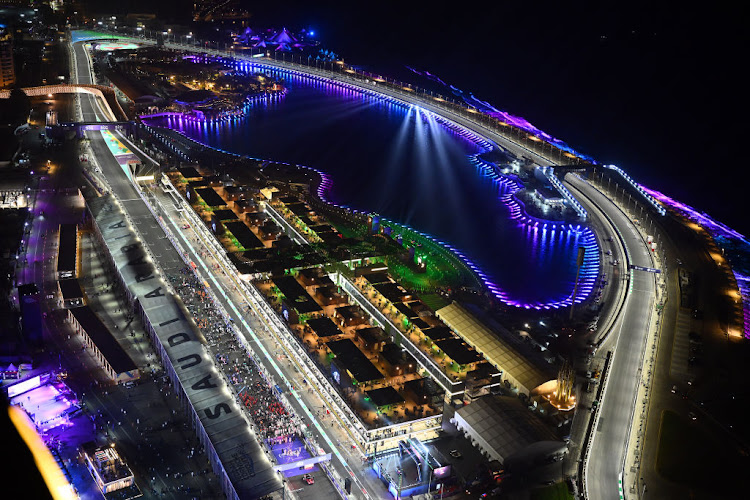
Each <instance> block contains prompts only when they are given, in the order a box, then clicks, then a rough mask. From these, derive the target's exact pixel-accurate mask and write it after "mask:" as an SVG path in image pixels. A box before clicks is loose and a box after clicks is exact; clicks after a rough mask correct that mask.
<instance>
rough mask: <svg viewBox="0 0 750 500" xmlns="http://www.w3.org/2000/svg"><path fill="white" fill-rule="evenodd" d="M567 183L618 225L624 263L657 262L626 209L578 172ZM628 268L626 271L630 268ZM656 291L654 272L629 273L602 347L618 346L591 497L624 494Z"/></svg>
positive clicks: (594, 452)
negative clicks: (621, 485) (626, 462)
mask: <svg viewBox="0 0 750 500" xmlns="http://www.w3.org/2000/svg"><path fill="white" fill-rule="evenodd" d="M566 184H567V187H568V189H570V190H571V191H572V192H573V194H574V195H577V197H578V199H579V201H580V202H581V203H582V204H583V205H584V207H586V208H587V209H590V210H593V211H596V212H600V213H602V214H603V215H604V216H605V217H606V218H607V219H608V221H609V223H610V224H611V225H612V226H613V227H614V229H615V231H616V233H617V234H616V235H613V237H617V238H619V239H620V242H621V244H622V246H623V247H624V249H625V253H626V255H627V260H626V261H625V260H624V261H623V263H622V264H623V266H625V265H630V264H633V265H636V266H643V267H653V262H652V258H651V255H650V253H649V251H648V249H647V247H646V244H645V242H644V241H643V238H642V237H641V235H640V234H639V233H638V230H637V229H636V227H635V226H634V225H633V222H632V221H631V220H630V219H629V218H628V216H627V215H626V214H625V213H623V212H622V210H620V209H619V208H618V207H617V206H616V205H615V204H614V203H613V202H612V201H611V200H610V199H609V198H607V197H606V196H604V194H602V193H601V192H600V191H598V190H597V189H596V188H594V187H593V186H591V185H590V184H589V183H588V182H585V181H583V180H582V179H581V178H579V177H578V176H575V175H570V174H569V175H568V176H567V177H566ZM623 271H624V272H626V271H627V269H623ZM626 279H627V278H626ZM655 291H656V279H655V275H654V274H651V273H645V272H642V271H633V272H632V273H630V278H629V289H628V291H627V295H626V297H625V303H624V308H623V310H622V312H621V314H620V317H619V318H618V319H617V321H616V322H615V324H614V325H613V331H614V332H615V335H614V336H609V337H608V338H607V339H606V340H605V342H604V343H603V344H602V348H603V349H605V350H612V351H613V356H612V361H611V363H610V366H609V370H608V373H607V379H606V385H605V387H604V390H603V393H602V397H601V400H600V402H599V408H598V410H597V412H598V414H597V415H596V416H595V421H594V425H595V427H594V429H593V431H592V435H591V438H590V444H589V451H588V456H587V460H586V463H585V464H584V467H585V477H586V481H585V484H584V487H585V489H586V496H587V497H588V498H592V499H596V500H616V499H619V498H620V493H619V489H618V480H619V477H620V474H621V473H622V471H623V464H624V457H625V454H626V452H627V446H628V441H629V439H630V431H631V424H632V419H633V412H634V409H635V408H634V405H635V398H636V393H637V391H638V384H640V381H641V367H642V366H643V355H644V349H645V345H646V336H647V334H648V328H649V326H650V319H651V311H653V303H652V302H653V298H654V294H655Z"/></svg>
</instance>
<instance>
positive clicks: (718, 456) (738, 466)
mask: <svg viewBox="0 0 750 500" xmlns="http://www.w3.org/2000/svg"><path fill="white" fill-rule="evenodd" d="M746 462H747V459H746V458H744V457H740V456H739V454H738V453H736V452H735V451H734V450H732V449H726V448H724V447H722V446H721V445H720V443H717V442H716V440H714V439H711V438H709V436H708V435H707V434H706V432H705V431H704V430H703V429H702V428H701V425H700V423H698V422H692V421H690V420H689V419H688V418H687V417H686V416H681V415H678V414H677V413H675V412H672V411H665V412H663V413H662V416H661V426H660V428H659V449H658V452H657V456H656V471H657V472H658V473H659V475H660V476H662V477H663V478H664V479H667V480H669V481H673V482H675V483H678V484H681V485H683V486H687V487H689V488H694V489H695V490H697V491H696V493H697V492H698V491H704V492H708V491H710V492H712V494H715V495H717V496H718V497H722V495H724V494H729V493H730V492H732V491H741V490H742V489H743V488H744V486H743V484H744V482H745V480H744V474H745V473H746V472H745V471H744V470H743V468H744V467H745V466H744V465H743V464H746ZM738 488H739V489H738ZM699 496H700V495H699Z"/></svg>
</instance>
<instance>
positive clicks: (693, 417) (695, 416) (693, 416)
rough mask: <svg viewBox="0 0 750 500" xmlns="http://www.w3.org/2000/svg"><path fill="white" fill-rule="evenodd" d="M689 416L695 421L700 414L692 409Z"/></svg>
mask: <svg viewBox="0 0 750 500" xmlns="http://www.w3.org/2000/svg"><path fill="white" fill-rule="evenodd" d="M688 417H689V418H690V420H693V421H695V420H698V415H696V414H695V413H693V412H692V411H691V412H690V413H688Z"/></svg>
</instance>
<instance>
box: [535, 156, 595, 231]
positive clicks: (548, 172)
mask: <svg viewBox="0 0 750 500" xmlns="http://www.w3.org/2000/svg"><path fill="white" fill-rule="evenodd" d="M538 168H539V170H540V171H541V172H542V174H544V177H545V178H546V179H547V180H548V181H549V182H550V184H552V185H553V186H554V188H555V189H557V192H559V193H560V194H561V195H562V196H563V198H565V199H566V200H567V201H568V203H570V205H571V206H572V207H573V209H574V210H575V211H576V213H577V214H578V216H579V217H580V218H581V219H582V220H584V221H585V220H587V219H588V217H589V214H588V212H587V211H586V209H585V208H583V207H582V206H581V204H580V203H578V200H576V199H575V197H574V196H573V194H572V193H571V192H570V191H568V188H566V187H565V186H563V183H562V182H560V179H558V178H557V176H556V175H555V169H554V168H552V167H538Z"/></svg>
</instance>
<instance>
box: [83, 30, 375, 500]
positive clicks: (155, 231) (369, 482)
mask: <svg viewBox="0 0 750 500" xmlns="http://www.w3.org/2000/svg"><path fill="white" fill-rule="evenodd" d="M73 50H74V54H75V58H74V60H75V67H76V73H77V77H78V80H79V81H81V82H83V83H89V82H90V81H91V79H92V75H91V65H90V60H89V56H88V55H87V54H86V52H87V50H86V49H85V47H84V43H83V42H78V43H75V44H73ZM98 105H99V102H98V101H97V99H95V98H93V96H90V95H88V94H82V95H81V100H80V115H81V116H83V118H84V120H85V121H92V122H93V121H107V118H106V116H105V115H104V113H103V112H102V110H101V109H100V108H99V106H98ZM116 135H119V137H118V138H119V139H120V140H121V141H122V142H123V143H125V145H127V146H129V147H130V148H131V150H132V151H133V152H134V153H141V154H139V156H140V157H141V159H142V160H143V161H144V163H146V162H148V161H150V160H149V158H147V157H146V156H145V154H142V152H141V151H140V150H138V149H137V148H136V147H135V146H134V145H133V144H132V143H131V142H130V141H129V140H128V139H127V138H126V137H124V136H123V135H121V134H118V133H116ZM86 136H87V138H88V139H89V146H90V148H91V152H92V154H93V157H94V158H95V159H96V164H98V165H99V167H100V168H101V172H102V175H103V176H104V177H105V178H106V180H107V184H108V186H109V188H110V189H111V192H112V193H113V194H115V195H116V196H117V198H118V199H119V200H120V203H121V206H122V208H123V210H125V211H126V212H127V213H128V215H129V216H130V219H131V220H132V221H133V224H134V226H135V227H136V228H137V230H138V233H139V235H140V237H141V240H142V241H143V242H144V243H145V244H146V246H147V248H148V250H149V252H150V253H151V254H152V255H153V256H154V261H155V262H156V263H157V264H158V266H159V267H160V268H161V270H162V272H163V274H165V275H170V274H179V272H180V271H181V269H183V268H184V266H185V264H184V263H183V261H182V259H181V258H180V255H179V254H178V251H177V249H176V248H175V247H174V246H173V244H172V242H171V241H170V240H169V238H168V237H167V235H166V234H165V232H164V230H163V229H162V228H161V227H160V226H159V225H158V224H157V222H156V220H155V218H154V215H153V213H152V212H151V211H150V210H149V208H148V206H147V205H146V203H145V202H144V201H143V199H142V198H141V197H140V195H139V193H138V191H137V190H136V188H135V187H134V186H133V184H132V183H131V181H130V180H129V179H128V178H127V177H126V175H125V173H124V171H123V170H122V168H121V167H120V165H119V164H118V163H117V161H116V160H115V158H114V156H113V155H112V153H111V152H110V150H109V148H108V147H107V144H106V142H105V141H104V139H103V138H102V137H101V135H100V134H99V133H98V132H96V131H92V132H86ZM165 205H166V206H169V203H165ZM165 219H167V220H168V221H169V223H170V224H171V225H172V226H173V229H174V231H173V232H174V233H177V232H182V233H183V234H182V236H181V237H180V238H182V239H184V240H185V243H186V245H185V250H186V251H187V252H188V254H189V256H190V258H191V260H193V261H194V262H196V263H202V262H203V261H204V257H203V256H202V255H201V253H202V252H201V248H200V244H193V243H190V242H188V241H187V236H186V235H185V234H184V233H185V231H184V230H180V229H178V226H177V225H176V222H175V219H177V220H179V216H178V215H176V214H174V213H169V214H166V217H165ZM203 271H205V274H204V277H206V282H207V283H208V285H209V288H210V289H211V290H212V292H213V293H214V296H215V297H216V299H217V301H218V302H219V304H220V305H221V307H223V308H224V309H225V310H226V311H228V312H229V313H230V314H231V315H232V317H234V318H238V320H237V322H236V323H235V327H236V328H237V329H238V331H239V332H240V333H241V334H242V335H243V336H245V337H246V339H247V340H248V341H249V342H257V340H255V339H254V337H255V336H260V335H256V333H257V332H262V331H264V326H266V325H265V324H264V323H263V321H262V319H261V318H260V317H257V316H255V315H252V314H245V308H246V307H247V304H246V303H244V301H243V300H242V299H241V298H239V297H238V296H237V294H233V293H232V292H231V289H232V285H231V283H229V280H228V279H227V278H226V277H225V276H224V275H220V274H219V273H218V272H215V273H210V271H209V270H207V269H203ZM202 274H203V273H202ZM240 318H242V319H240ZM243 327H244V328H243ZM261 342H263V347H264V348H265V351H266V352H267V353H269V354H270V353H273V352H274V351H275V350H276V349H278V348H279V347H280V346H279V345H278V344H277V343H276V342H275V341H274V340H273V339H272V338H271V337H270V336H263V337H262V340H261ZM257 347H258V349H257V350H256V354H257V356H258V358H259V359H260V362H261V363H262V364H263V365H264V366H265V368H266V369H267V370H268V373H270V374H272V375H273V376H274V377H276V380H277V381H279V382H278V383H279V385H280V386H281V387H282V388H283V389H285V392H289V393H291V390H292V387H291V386H292V384H298V383H299V382H300V380H301V378H302V375H299V374H298V373H296V371H293V368H292V367H291V365H289V366H287V365H283V364H282V363H275V362H274V360H273V359H272V358H271V357H270V356H264V353H263V352H262V349H260V348H259V347H260V346H257ZM298 392H299V394H300V396H299V398H297V397H289V398H288V401H289V403H290V404H291V405H292V407H293V409H294V411H295V413H296V414H297V415H298V416H299V417H300V418H301V419H302V420H303V421H304V422H305V423H306V425H307V427H308V430H309V431H310V433H311V434H312V435H313V436H314V437H315V439H316V440H317V442H318V444H319V445H320V446H321V447H322V448H324V449H325V451H326V452H331V453H332V454H333V456H334V459H333V460H331V462H330V464H331V467H332V468H333V469H334V470H335V472H336V474H337V476H338V477H337V479H338V481H339V483H340V485H341V488H343V478H345V477H348V476H351V477H352V479H353V483H354V490H353V491H354V492H355V493H354V494H353V495H349V498H365V499H367V500H372V499H373V497H377V498H380V497H384V495H385V494H386V493H385V487H384V485H383V483H381V482H380V480H378V479H377V478H374V477H373V476H372V474H369V467H368V466H367V465H366V464H363V463H362V460H361V454H360V452H359V451H358V450H353V449H352V448H351V444H350V443H349V442H348V441H345V439H344V438H345V437H346V433H345V432H344V431H345V429H342V428H340V427H337V428H334V427H333V426H332V425H331V427H327V426H326V428H325V429H324V428H323V427H322V425H320V422H321V421H322V419H323V418H325V420H326V422H325V423H326V424H328V422H329V421H330V420H332V419H331V418H330V417H325V416H323V417H321V419H320V420H316V419H313V418H312V417H311V415H310V414H309V413H307V412H306V411H305V410H304V408H303V406H302V402H301V401H303V402H304V403H305V406H306V407H307V408H308V409H310V408H313V407H320V406H319V405H320V403H319V402H318V401H317V399H315V397H314V396H308V395H307V394H306V392H305V391H298ZM340 438H341V439H340ZM334 448H335V449H334ZM319 477H322V475H320V476H319ZM305 490H306V491H305V492H299V491H298V492H297V496H298V497H299V498H301V499H303V500H304V499H306V498H337V496H338V494H337V492H336V490H335V489H334V487H333V485H331V484H330V483H328V482H327V481H324V480H320V481H317V482H316V483H315V487H314V491H313V488H312V487H309V486H308V487H306V488H305ZM308 490H309V491H308ZM358 490H359V491H358ZM360 492H361V493H360ZM342 496H343V495H342Z"/></svg>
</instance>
